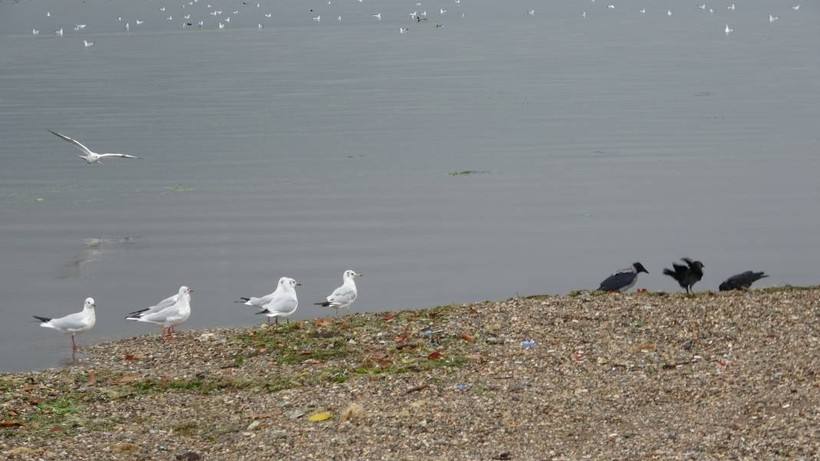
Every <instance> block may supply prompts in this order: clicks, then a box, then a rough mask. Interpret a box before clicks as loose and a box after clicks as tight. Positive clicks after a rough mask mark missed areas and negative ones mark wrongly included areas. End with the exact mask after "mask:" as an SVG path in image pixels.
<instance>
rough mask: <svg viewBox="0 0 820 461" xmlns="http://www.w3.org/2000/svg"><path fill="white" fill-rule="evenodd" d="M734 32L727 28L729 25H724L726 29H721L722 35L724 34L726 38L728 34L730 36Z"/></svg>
mask: <svg viewBox="0 0 820 461" xmlns="http://www.w3.org/2000/svg"><path fill="white" fill-rule="evenodd" d="M734 31H735V30H734V29H732V28H731V27H729V24H726V28H725V29H723V33H725V34H726V35H727V36H728V35H729V34H731V33H732V32H734Z"/></svg>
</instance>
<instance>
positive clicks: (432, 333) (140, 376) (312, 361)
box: [0, 287, 820, 461]
mask: <svg viewBox="0 0 820 461" xmlns="http://www.w3.org/2000/svg"><path fill="white" fill-rule="evenodd" d="M819 328H820V288H816V287H812V288H792V287H786V288H772V289H763V290H752V291H749V292H729V293H711V292H706V293H698V294H696V295H694V296H685V295H683V294H679V293H647V292H640V293H628V294H604V293H599V292H573V293H570V294H568V295H565V296H533V297H527V298H515V299H509V300H505V301H487V302H483V303H476V304H458V305H448V306H440V307H436V308H432V309H421V310H404V311H397V312H380V313H370V314H354V315H349V316H341V317H328V318H319V319H313V320H305V321H301V322H290V323H289V324H282V325H280V326H278V327H277V326H268V325H259V326H255V327H252V328H245V329H214V330H200V331H180V332H178V333H177V335H176V338H174V339H172V340H169V341H163V340H162V339H161V337H160V335H159V334H158V333H159V332H157V334H151V335H146V336H140V337H136V338H132V339H127V340H122V341H117V342H111V343H103V344H96V345H90V346H86V347H84V348H82V349H81V350H80V351H79V352H78V360H77V362H76V363H75V364H73V365H70V366H68V367H66V368H63V369H52V370H45V371H33V372H24V373H9V374H3V375H0V390H2V393H3V394H2V395H3V400H2V408H0V455H2V458H3V459H10V460H40V459H43V460H99V459H110V460H188V461H193V460H258V459H293V460H303V459H304V460H307V459H335V460H348V459H349V460H368V459H370V460H382V459H384V460H393V459H406V460H415V459H418V460H430V459H441V460H453V459H482V460H539V459H555V460H575V459H664V460H668V459H697V460H701V459H702V460H709V459H806V460H809V459H817V458H818V456H820V430H818V428H820V379H818V375H817V373H818V370H820V348H819V347H818V346H820V344H818V339H820V329H819Z"/></svg>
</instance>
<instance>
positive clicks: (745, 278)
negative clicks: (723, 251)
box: [720, 271, 768, 291]
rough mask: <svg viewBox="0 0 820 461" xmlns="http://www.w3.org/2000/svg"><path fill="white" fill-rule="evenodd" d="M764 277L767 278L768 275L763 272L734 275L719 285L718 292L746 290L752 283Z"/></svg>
mask: <svg viewBox="0 0 820 461" xmlns="http://www.w3.org/2000/svg"><path fill="white" fill-rule="evenodd" d="M766 277H768V275H766V274H764V273H763V272H752V271H746V272H743V273H742V274H735V275H733V276H731V277H729V278H728V279H726V281H725V282H723V283H721V284H720V291H729V290H748V289H749V287H751V286H752V284H753V283H755V282H757V281H758V280H760V279H762V278H766Z"/></svg>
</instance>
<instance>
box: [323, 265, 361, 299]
mask: <svg viewBox="0 0 820 461" xmlns="http://www.w3.org/2000/svg"><path fill="white" fill-rule="evenodd" d="M356 277H363V275H362V274H357V273H356V271H352V270H346V271H345V272H344V274H343V275H342V280H343V282H342V286H340V287H339V288H336V289H335V290H333V293H331V294H330V296H328V297H327V301H325V302H323V303H314V304H315V305H316V306H323V307H332V308H334V309H344V308H348V309H349V308H350V305H351V304H353V301H355V300H356V297H357V296H358V292H357V291H356V282H355V281H354V279H355V278H356Z"/></svg>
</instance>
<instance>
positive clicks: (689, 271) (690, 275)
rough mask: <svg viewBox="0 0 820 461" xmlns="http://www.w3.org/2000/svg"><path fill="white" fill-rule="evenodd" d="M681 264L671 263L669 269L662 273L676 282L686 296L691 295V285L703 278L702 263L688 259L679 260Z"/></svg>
mask: <svg viewBox="0 0 820 461" xmlns="http://www.w3.org/2000/svg"><path fill="white" fill-rule="evenodd" d="M681 261H683V262H685V263H686V265H685V266H684V265H683V264H675V263H672V267H673V268H674V270H671V269H664V270H663V273H664V274H665V275H668V276H670V277H672V278H673V279H675V280H677V281H678V284H679V285H680V287H681V288H683V289H685V290H686V294H690V293H691V289H692V285H694V284H695V283H697V282H699V281H700V279H702V278H703V267H704V266H703V263H702V262H700V261H692V260H691V259H689V258H681Z"/></svg>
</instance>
